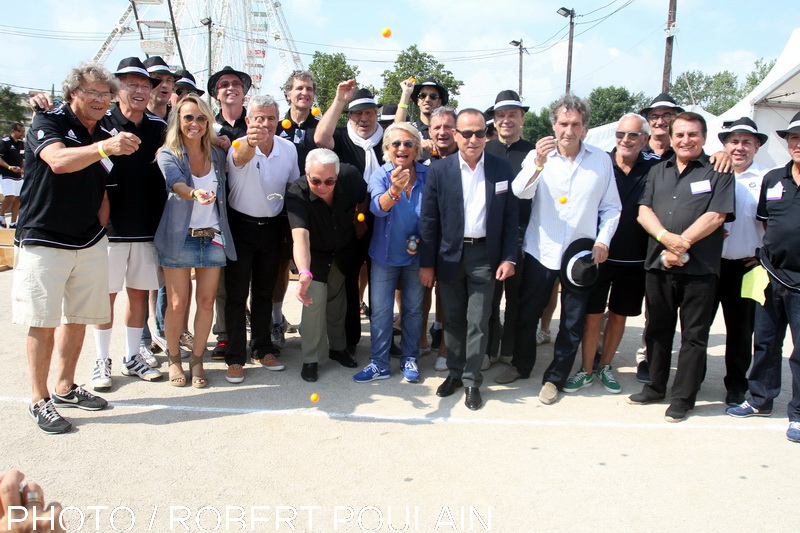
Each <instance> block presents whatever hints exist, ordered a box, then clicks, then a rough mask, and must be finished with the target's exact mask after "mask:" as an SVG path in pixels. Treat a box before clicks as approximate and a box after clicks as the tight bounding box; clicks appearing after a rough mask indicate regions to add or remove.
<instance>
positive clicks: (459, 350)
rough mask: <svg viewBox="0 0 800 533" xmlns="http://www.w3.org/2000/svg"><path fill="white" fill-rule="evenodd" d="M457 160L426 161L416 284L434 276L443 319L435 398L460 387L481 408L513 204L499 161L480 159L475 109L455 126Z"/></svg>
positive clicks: (512, 237) (513, 248)
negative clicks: (445, 371)
mask: <svg viewBox="0 0 800 533" xmlns="http://www.w3.org/2000/svg"><path fill="white" fill-rule="evenodd" d="M456 142H457V144H458V150H459V151H458V156H457V157H455V156H453V157H448V158H446V159H440V160H439V161H434V162H433V163H432V164H431V167H430V171H429V172H428V181H427V183H426V184H425V192H424V193H423V196H422V209H421V213H420V220H421V221H420V233H421V237H422V242H421V246H420V267H421V268H420V279H421V280H422V283H423V284H424V285H425V286H426V287H431V286H432V285H433V279H434V271H435V276H436V277H437V278H438V280H439V289H440V292H441V297H442V302H443V306H444V311H445V315H446V322H445V344H446V345H447V366H448V367H449V368H450V374H449V375H448V377H447V378H446V379H445V380H444V382H443V383H442V384H441V385H440V386H439V388H438V389H437V391H436V394H437V395H438V396H440V397H446V396H450V395H451V394H453V393H454V392H455V391H456V389H458V388H459V387H461V386H462V385H463V386H466V402H465V403H466V405H467V407H468V408H470V409H472V410H477V409H480V407H481V406H482V405H483V401H482V400H481V395H480V391H479V387H480V386H481V383H482V382H483V376H482V375H481V362H482V361H483V354H484V353H485V351H486V342H487V333H488V322H489V315H490V314H491V305H492V296H493V294H494V285H495V280H504V279H506V278H508V277H510V276H513V275H514V262H515V261H516V258H517V236H516V235H517V223H518V220H517V199H516V198H515V197H514V195H513V194H512V193H511V189H510V185H511V181H512V179H513V178H514V176H513V174H512V173H511V165H510V164H509V162H508V161H507V160H505V159H503V158H500V157H496V156H493V155H491V154H487V153H484V147H485V145H486V121H485V119H484V118H483V114H482V113H481V112H480V111H478V110H477V109H464V110H462V111H461V112H460V113H459V114H458V118H457V120H456Z"/></svg>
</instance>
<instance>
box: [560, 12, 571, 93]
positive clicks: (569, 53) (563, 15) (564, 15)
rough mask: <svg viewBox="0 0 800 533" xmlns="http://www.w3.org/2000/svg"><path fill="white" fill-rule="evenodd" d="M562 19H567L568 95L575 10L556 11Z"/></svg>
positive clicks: (567, 91)
mask: <svg viewBox="0 0 800 533" xmlns="http://www.w3.org/2000/svg"><path fill="white" fill-rule="evenodd" d="M556 13H558V14H559V15H561V16H562V17H565V18H568V19H569V49H568V50H567V87H566V90H565V94H570V91H571V90H572V40H573V38H574V36H575V10H574V9H567V8H566V7H562V8H560V9H559V10H558V11H556Z"/></svg>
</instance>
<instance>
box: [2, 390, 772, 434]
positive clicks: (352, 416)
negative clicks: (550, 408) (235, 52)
mask: <svg viewBox="0 0 800 533" xmlns="http://www.w3.org/2000/svg"><path fill="white" fill-rule="evenodd" d="M0 403H26V404H27V403H30V399H28V398H13V397H9V396H0ZM109 405H112V406H114V407H118V408H128V409H140V410H145V411H155V410H167V411H190V412H195V413H208V414H229V415H248V414H265V415H303V416H316V417H323V418H334V419H338V420H364V421H370V422H412V423H426V424H430V423H433V422H453V423H461V424H482V425H486V424H491V425H501V426H573V427H584V428H620V429H679V430H684V429H707V430H714V431H718V430H734V431H735V430H747V431H764V430H767V431H786V427H787V424H788V422H787V424H783V425H780V424H763V422H762V423H751V422H749V421H744V420H743V421H742V424H741V425H715V424H698V423H695V422H696V421H697V420H698V419H699V418H700V417H695V419H694V420H693V419H692V418H691V416H690V418H689V420H687V421H686V422H682V423H679V424H671V423H669V422H648V423H629V422H609V421H587V420H510V419H506V420H502V419H495V418H456V417H451V416H430V417H426V416H391V415H381V414H368V413H336V412H328V411H322V410H319V409H316V408H314V407H306V408H297V409H266V408H265V409H252V408H251V409H243V408H236V407H201V406H194V405H164V404H151V405H146V404H138V403H129V402H109ZM720 416H724V415H720ZM753 422H754V421H753Z"/></svg>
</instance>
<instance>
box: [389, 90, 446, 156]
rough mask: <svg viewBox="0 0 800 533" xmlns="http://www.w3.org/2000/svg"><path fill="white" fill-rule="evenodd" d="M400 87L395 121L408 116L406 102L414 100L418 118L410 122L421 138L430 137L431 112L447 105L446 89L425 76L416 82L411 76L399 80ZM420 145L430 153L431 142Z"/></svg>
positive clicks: (426, 138) (401, 120) (402, 119)
mask: <svg viewBox="0 0 800 533" xmlns="http://www.w3.org/2000/svg"><path fill="white" fill-rule="evenodd" d="M400 89H401V94H400V103H398V104H397V115H396V116H395V122H404V121H405V120H406V118H408V104H409V102H414V103H415V104H416V105H417V107H418V108H419V118H417V120H415V121H414V122H412V123H411V124H412V125H413V126H414V127H415V128H417V129H418V130H419V133H420V135H422V138H423V140H428V139H430V138H431V136H430V131H429V129H430V124H431V113H433V111H434V109H438V108H440V107H443V106H446V105H447V102H448V101H449V100H450V95H449V94H448V92H447V89H446V88H445V87H444V86H443V85H442V84H440V83H439V82H438V81H436V80H435V79H433V78H426V79H425V80H424V81H422V82H421V83H417V84H415V83H414V81H413V78H409V79H407V80H403V81H402V82H400ZM422 147H423V148H424V149H425V151H426V152H428V153H430V152H431V150H432V147H433V144H432V143H430V142H423V145H422Z"/></svg>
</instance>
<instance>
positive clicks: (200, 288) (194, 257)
mask: <svg viewBox="0 0 800 533" xmlns="http://www.w3.org/2000/svg"><path fill="white" fill-rule="evenodd" d="M213 120H214V116H213V115H212V113H211V109H210V108H209V107H208V105H207V104H206V103H205V102H203V101H202V100H200V98H198V97H196V96H194V95H191V96H187V97H186V98H185V99H184V100H182V101H181V102H180V104H179V106H178V108H177V109H173V111H172V113H171V114H170V118H169V124H168V126H167V135H166V140H165V142H164V146H162V147H161V150H160V151H159V152H158V155H157V157H156V159H157V161H158V166H159V168H160V169H161V172H162V173H163V174H164V179H165V181H166V183H167V191H169V195H168V196H167V203H166V206H165V208H164V214H163V215H162V217H161V223H160V224H159V226H158V230H157V231H156V236H155V246H156V249H157V250H158V261H159V264H160V265H161V266H162V267H163V268H164V279H165V281H166V286H167V299H168V302H169V304H168V306H167V313H166V316H165V318H164V329H165V333H166V337H167V357H168V358H169V365H170V366H169V381H170V384H171V385H174V386H175V387H183V386H185V385H186V375H185V374H184V372H183V366H182V365H181V355H180V349H179V338H180V335H181V330H182V329H183V328H182V322H183V316H184V313H185V311H186V308H187V306H188V305H189V299H190V296H189V294H190V289H191V285H192V279H191V269H192V268H194V269H195V279H196V280H197V287H196V291H195V302H196V304H197V310H196V311H195V316H194V348H193V349H192V356H191V358H190V359H189V371H190V373H191V378H192V386H193V387H195V388H198V389H201V388H203V387H205V386H206V385H208V379H207V377H206V373H205V370H204V369H203V354H204V352H205V347H206V341H207V340H208V334H209V332H210V330H211V320H212V318H213V314H214V298H215V296H216V293H217V283H218V282H219V274H220V268H222V267H224V266H225V263H226V257H227V258H229V259H231V260H235V259H236V251H235V249H234V247H233V242H232V241H231V237H230V229H229V228H228V218H227V215H226V209H227V205H226V204H227V202H226V199H225V179H226V176H225V152H224V151H223V150H221V149H220V148H218V147H217V146H215V141H216V135H215V133H214V129H213V127H212V123H213V122H212V121H213Z"/></svg>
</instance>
